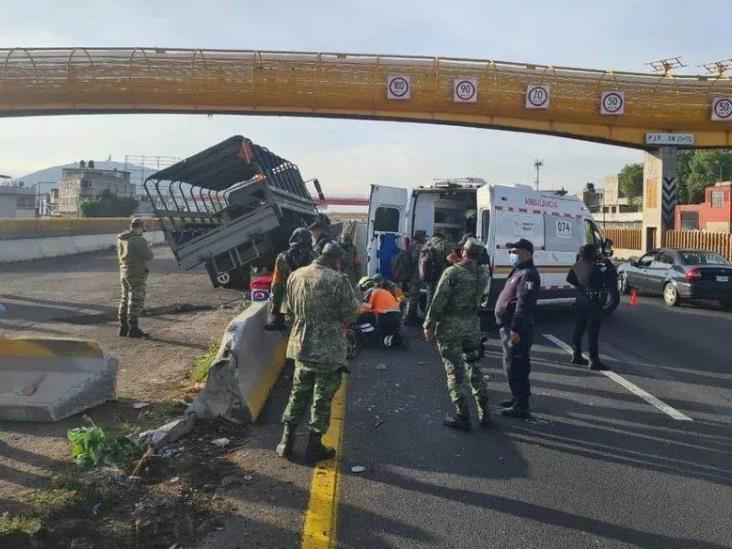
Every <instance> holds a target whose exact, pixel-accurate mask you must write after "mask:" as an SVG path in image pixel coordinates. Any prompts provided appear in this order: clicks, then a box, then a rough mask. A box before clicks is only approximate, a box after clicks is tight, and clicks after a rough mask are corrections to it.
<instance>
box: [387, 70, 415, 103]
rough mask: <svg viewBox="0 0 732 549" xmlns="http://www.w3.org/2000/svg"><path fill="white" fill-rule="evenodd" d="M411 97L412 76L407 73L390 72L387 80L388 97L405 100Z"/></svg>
mask: <svg viewBox="0 0 732 549" xmlns="http://www.w3.org/2000/svg"><path fill="white" fill-rule="evenodd" d="M411 97H412V83H411V77H410V76H409V75H407V74H390V75H389V77H388V78H387V80H386V98H387V99H395V100H405V99H411Z"/></svg>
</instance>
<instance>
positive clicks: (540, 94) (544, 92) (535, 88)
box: [525, 84, 549, 109]
mask: <svg viewBox="0 0 732 549" xmlns="http://www.w3.org/2000/svg"><path fill="white" fill-rule="evenodd" d="M525 107H526V108H527V109H548V108H549V86H545V85H544V84H529V85H528V86H526V103H525Z"/></svg>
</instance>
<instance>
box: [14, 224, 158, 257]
mask: <svg viewBox="0 0 732 549" xmlns="http://www.w3.org/2000/svg"><path fill="white" fill-rule="evenodd" d="M145 238H147V240H148V241H149V242H150V243H151V244H162V243H163V242H165V236H164V235H163V232H162V231H149V232H146V233H145ZM116 242H117V234H116V233H115V234H96V235H75V236H48V237H43V238H17V239H9V240H2V239H0V263H14V262H16V261H31V260H33V259H43V258H47V257H61V256H68V255H76V254H80V253H88V252H97V251H100V250H106V249H109V248H113V247H114V246H115V244H116Z"/></svg>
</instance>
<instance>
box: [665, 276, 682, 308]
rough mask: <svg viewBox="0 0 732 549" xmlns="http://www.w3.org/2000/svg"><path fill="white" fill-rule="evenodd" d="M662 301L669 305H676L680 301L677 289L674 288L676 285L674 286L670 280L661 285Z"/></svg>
mask: <svg viewBox="0 0 732 549" xmlns="http://www.w3.org/2000/svg"><path fill="white" fill-rule="evenodd" d="M663 301H664V302H665V303H666V305H668V306H669V307H676V306H677V305H679V304H680V303H681V298H680V297H679V291H678V290H677V289H676V286H674V285H673V283H671V282H667V283H666V285H665V286H664V287H663Z"/></svg>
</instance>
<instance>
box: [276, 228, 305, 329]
mask: <svg viewBox="0 0 732 549" xmlns="http://www.w3.org/2000/svg"><path fill="white" fill-rule="evenodd" d="M289 244H290V247H289V248H288V249H287V250H285V251H284V252H280V254H278V255H277V259H275V267H274V273H273V274H272V285H271V286H270V289H269V291H270V294H271V304H272V305H271V309H270V312H271V316H272V322H271V323H269V324H267V325H266V326H265V329H267V330H275V331H279V330H284V328H285V314H284V311H283V310H282V306H283V305H284V302H285V288H286V287H287V279H288V278H289V277H290V274H291V273H292V272H293V271H295V270H297V269H299V268H300V267H304V266H306V265H310V263H311V262H312V261H313V259H315V252H314V251H313V235H312V233H311V232H310V231H309V230H307V229H306V228H305V227H298V228H297V229H295V230H294V231H293V232H292V235H291V236H290V241H289Z"/></svg>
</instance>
